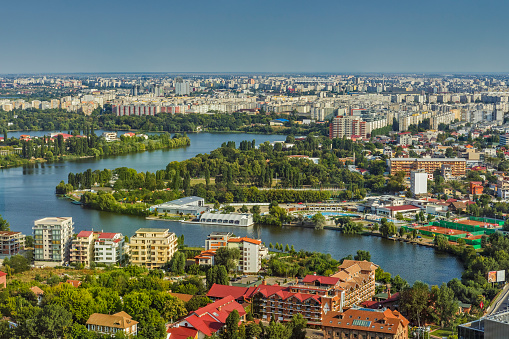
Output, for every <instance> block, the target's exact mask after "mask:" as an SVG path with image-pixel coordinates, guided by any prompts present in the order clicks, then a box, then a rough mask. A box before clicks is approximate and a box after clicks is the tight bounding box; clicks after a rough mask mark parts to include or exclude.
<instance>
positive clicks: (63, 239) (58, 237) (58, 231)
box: [32, 217, 74, 266]
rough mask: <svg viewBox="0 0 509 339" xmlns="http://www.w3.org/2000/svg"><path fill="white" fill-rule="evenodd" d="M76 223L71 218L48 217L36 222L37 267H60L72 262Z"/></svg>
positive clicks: (34, 228) (35, 250)
mask: <svg viewBox="0 0 509 339" xmlns="http://www.w3.org/2000/svg"><path fill="white" fill-rule="evenodd" d="M73 226H74V223H73V222H72V218H71V217H48V218H43V219H39V220H36V221H34V226H33V227H32V229H33V231H34V258H35V263H36V265H37V264H38V262H39V264H43V265H44V264H46V265H54V266H59V265H62V264H64V263H65V262H69V260H70V249H71V242H72V234H73V229H74V227H73Z"/></svg>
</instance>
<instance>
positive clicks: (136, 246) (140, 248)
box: [129, 228, 177, 268]
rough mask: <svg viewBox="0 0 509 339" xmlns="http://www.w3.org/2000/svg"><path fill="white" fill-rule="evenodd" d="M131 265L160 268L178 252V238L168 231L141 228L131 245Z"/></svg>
mask: <svg viewBox="0 0 509 339" xmlns="http://www.w3.org/2000/svg"><path fill="white" fill-rule="evenodd" d="M129 248H130V251H131V263H132V264H134V265H141V266H146V267H148V268H160V267H161V266H163V265H164V264H165V263H166V262H168V261H170V259H171V258H172V257H173V255H174V254H175V252H176V251H177V237H176V236H175V233H172V232H170V231H169V230H168V229H161V228H140V229H139V230H137V231H136V233H135V234H134V236H132V237H131V241H130V243H129Z"/></svg>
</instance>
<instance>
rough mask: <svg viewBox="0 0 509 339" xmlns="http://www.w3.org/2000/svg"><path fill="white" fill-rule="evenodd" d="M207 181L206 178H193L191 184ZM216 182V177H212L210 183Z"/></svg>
mask: <svg viewBox="0 0 509 339" xmlns="http://www.w3.org/2000/svg"><path fill="white" fill-rule="evenodd" d="M205 183H206V181H205V178H191V186H194V185H197V184H204V185H205ZM215 183H216V178H210V184H211V185H213V184H215Z"/></svg>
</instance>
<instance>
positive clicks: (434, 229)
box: [417, 226, 469, 235]
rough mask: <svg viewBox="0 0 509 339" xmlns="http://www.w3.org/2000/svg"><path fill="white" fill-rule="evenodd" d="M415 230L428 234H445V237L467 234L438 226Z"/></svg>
mask: <svg viewBox="0 0 509 339" xmlns="http://www.w3.org/2000/svg"><path fill="white" fill-rule="evenodd" d="M417 229H418V230H424V231H428V232H434V233H440V234H446V235H458V234H465V233H469V232H468V231H460V230H455V229H452V228H445V227H440V226H423V227H419V228H417Z"/></svg>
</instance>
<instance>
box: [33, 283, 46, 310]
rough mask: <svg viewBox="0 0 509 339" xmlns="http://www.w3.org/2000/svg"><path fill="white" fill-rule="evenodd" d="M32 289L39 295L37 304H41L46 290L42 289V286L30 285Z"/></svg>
mask: <svg viewBox="0 0 509 339" xmlns="http://www.w3.org/2000/svg"><path fill="white" fill-rule="evenodd" d="M30 291H32V292H34V294H35V296H36V297H37V305H40V304H41V301H42V297H44V291H43V290H41V288H40V287H38V286H32V287H30Z"/></svg>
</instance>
